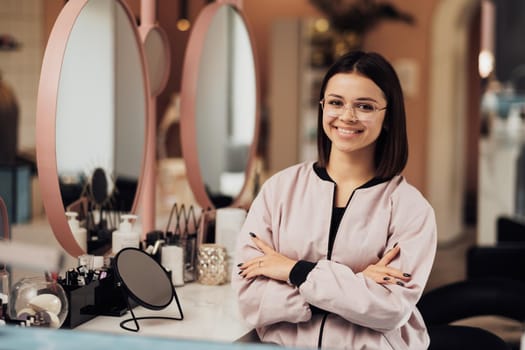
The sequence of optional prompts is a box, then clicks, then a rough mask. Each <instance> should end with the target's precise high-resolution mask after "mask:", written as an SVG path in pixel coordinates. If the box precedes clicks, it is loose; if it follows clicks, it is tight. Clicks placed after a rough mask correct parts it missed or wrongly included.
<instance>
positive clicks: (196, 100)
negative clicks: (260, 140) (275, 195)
mask: <svg viewBox="0 0 525 350" xmlns="http://www.w3.org/2000/svg"><path fill="white" fill-rule="evenodd" d="M201 33H203V34H201ZM195 41H200V45H201V46H200V47H198V45H199V43H195ZM199 49H200V52H199ZM196 57H198V59H197V60H196ZM196 63H198V65H197V66H195V64H196ZM184 65H185V67H184V77H183V88H182V100H181V107H182V115H181V128H182V130H183V131H182V139H183V140H182V141H183V142H182V146H183V154H184V158H185V160H186V161H187V168H188V175H189V181H190V185H191V186H192V190H193V192H194V194H195V198H196V200H197V201H198V203H199V205H201V206H202V207H205V208H206V207H225V206H229V205H232V204H234V203H235V201H236V200H237V199H238V197H239V196H240V194H241V192H242V190H243V188H244V186H245V183H246V177H247V176H246V174H247V171H248V169H249V163H250V161H251V158H252V154H253V153H254V148H255V138H256V136H257V135H256V129H257V120H258V116H257V102H258V101H257V90H256V83H257V81H256V72H255V61H254V53H253V48H252V45H251V40H250V35H249V32H248V30H247V27H246V25H245V21H244V19H243V17H242V15H241V13H240V12H239V11H238V10H237V9H235V8H234V7H232V6H230V5H225V4H223V5H219V4H210V5H208V6H207V8H205V9H204V11H203V13H202V14H201V15H200V16H199V18H198V19H197V22H196V23H195V27H194V32H193V33H192V36H191V37H190V42H189V43H188V52H187V56H186V59H185V63H184ZM193 70H196V73H194V74H195V76H191V75H192V74H193ZM193 78H195V80H196V83H195V82H193V81H192V79H193ZM194 85H195V90H194V96H191V95H188V94H187V92H186V91H185V89H191V86H194ZM189 94H191V92H190V93H189ZM190 123H191V124H193V127H194V131H195V132H194V134H191V133H190V134H188V133H187V130H188V129H191V128H189V127H188V126H187V124H190ZM184 124H186V126H185V125H184ZM192 137H194V138H195V139H194V140H189V139H190V138H192ZM185 138H186V140H185ZM193 157H196V158H197V159H195V160H192V159H191V158H193ZM194 165H195V166H196V167H197V168H198V170H196V169H193V168H192V167H193V166H194ZM194 171H195V172H196V173H195V172H194Z"/></svg>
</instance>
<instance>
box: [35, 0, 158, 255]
mask: <svg viewBox="0 0 525 350" xmlns="http://www.w3.org/2000/svg"><path fill="white" fill-rule="evenodd" d="M144 57H145V56H144V53H143V47H142V43H141V40H140V37H139V33H138V29H137V26H136V23H135V19H134V16H133V14H132V13H131V12H130V10H129V9H128V7H127V5H126V4H125V1H123V0H70V1H68V2H67V3H66V4H65V5H64V7H63V9H62V11H61V12H60V14H59V16H58V18H57V20H56V22H55V25H54V27H53V30H52V32H51V34H50V37H49V41H48V44H47V47H46V51H45V54H44V60H43V64H42V71H41V77H40V85H39V90H38V100H37V121H36V123H37V135H36V138H37V140H36V141H37V142H36V144H37V165H38V173H39V181H40V189H41V193H42V199H43V203H44V207H45V209H46V215H47V217H48V220H49V223H50V225H51V227H52V229H53V232H54V234H55V236H56V238H57V240H58V242H59V243H60V244H61V245H62V247H63V248H64V249H65V250H66V251H67V252H68V253H69V254H70V255H72V256H78V255H81V254H84V253H85V252H84V251H83V249H82V248H81V247H80V246H79V244H78V243H77V242H76V240H75V239H74V237H73V235H72V232H71V230H70V228H69V226H68V223H67V219H66V215H65V208H66V207H68V206H69V205H71V204H72V203H73V202H75V201H76V200H78V199H80V198H79V197H80V196H82V193H85V191H84V190H85V189H86V186H87V184H88V183H89V182H93V180H96V182H97V183H101V181H102V182H105V186H101V187H99V188H102V191H103V193H102V192H97V193H95V192H91V197H93V198H98V199H101V198H103V199H104V203H105V206H104V209H105V210H107V211H118V212H127V213H129V212H131V213H133V212H135V209H136V206H137V202H138V197H139V194H140V187H141V180H142V176H143V174H144V168H145V167H144V164H145V162H146V152H145V150H146V142H147V140H146V139H147V135H148V132H147V130H148V128H151V125H150V124H151V123H152V121H151V120H150V119H148V118H147V114H148V98H149V96H150V91H149V84H148V81H147V79H146V76H147V75H146V64H145V59H144ZM97 208H100V205H98V206H97ZM88 239H89V238H88Z"/></svg>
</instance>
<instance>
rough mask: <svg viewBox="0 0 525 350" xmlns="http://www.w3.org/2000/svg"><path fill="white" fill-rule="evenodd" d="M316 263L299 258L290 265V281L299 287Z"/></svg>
mask: <svg viewBox="0 0 525 350" xmlns="http://www.w3.org/2000/svg"><path fill="white" fill-rule="evenodd" d="M316 264H317V263H313V262H309V261H305V260H299V261H298V262H297V263H295V265H294V266H293V267H292V271H290V276H289V278H290V282H291V283H292V284H293V285H294V286H297V287H299V286H300V285H301V284H303V282H304V281H306V276H308V274H309V273H310V271H312V270H313V269H314V267H315V265H316Z"/></svg>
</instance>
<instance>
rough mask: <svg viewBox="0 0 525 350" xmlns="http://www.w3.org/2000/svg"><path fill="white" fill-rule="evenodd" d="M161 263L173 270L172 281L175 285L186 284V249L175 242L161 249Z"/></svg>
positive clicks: (167, 268)
mask: <svg viewBox="0 0 525 350" xmlns="http://www.w3.org/2000/svg"><path fill="white" fill-rule="evenodd" d="M161 265H162V266H163V267H164V268H165V269H166V270H169V271H171V282H172V284H173V285H174V286H175V287H179V286H183V285H184V249H183V247H181V246H179V245H175V244H171V245H165V246H163V247H162V249H161Z"/></svg>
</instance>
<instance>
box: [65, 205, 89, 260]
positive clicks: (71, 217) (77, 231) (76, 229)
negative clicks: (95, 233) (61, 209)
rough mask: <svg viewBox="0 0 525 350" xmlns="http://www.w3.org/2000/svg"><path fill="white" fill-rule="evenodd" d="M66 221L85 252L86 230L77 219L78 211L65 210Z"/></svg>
mask: <svg viewBox="0 0 525 350" xmlns="http://www.w3.org/2000/svg"><path fill="white" fill-rule="evenodd" d="M66 216H67V218H68V219H67V223H68V224H69V228H70V229H71V232H72V233H73V236H74V237H75V240H76V241H77V243H78V245H79V246H80V248H82V250H83V251H85V252H87V230H86V229H85V228H84V227H81V226H80V222H79V221H78V219H77V216H78V213H77V212H74V211H66Z"/></svg>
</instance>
